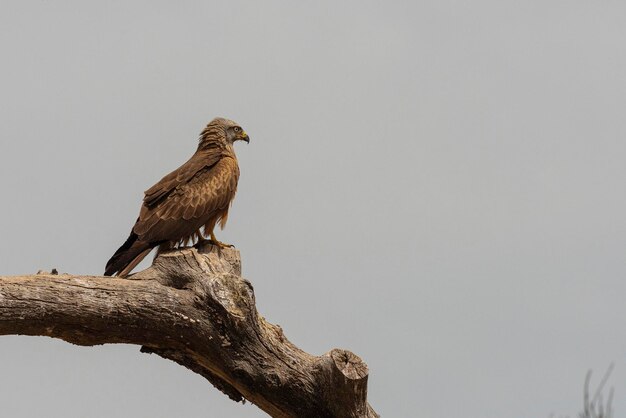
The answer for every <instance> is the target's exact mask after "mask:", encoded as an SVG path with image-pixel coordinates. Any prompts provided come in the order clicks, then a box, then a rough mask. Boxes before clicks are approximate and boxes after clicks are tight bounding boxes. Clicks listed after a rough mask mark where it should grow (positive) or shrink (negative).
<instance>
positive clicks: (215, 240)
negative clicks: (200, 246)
mask: <svg viewBox="0 0 626 418" xmlns="http://www.w3.org/2000/svg"><path fill="white" fill-rule="evenodd" d="M208 241H209V242H210V243H211V244H213V245H216V246H218V247H219V248H220V249H221V248H235V246H234V245H233V244H226V243H223V242H221V241H218V240H217V238H215V234H214V233H213V232H211V239H210V240H208Z"/></svg>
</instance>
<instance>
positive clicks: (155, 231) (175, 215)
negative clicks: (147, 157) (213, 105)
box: [104, 118, 250, 277]
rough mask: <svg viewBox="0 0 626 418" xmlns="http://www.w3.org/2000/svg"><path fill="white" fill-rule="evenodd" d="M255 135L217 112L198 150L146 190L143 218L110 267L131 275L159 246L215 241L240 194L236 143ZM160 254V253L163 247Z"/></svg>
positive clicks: (110, 270)
mask: <svg viewBox="0 0 626 418" xmlns="http://www.w3.org/2000/svg"><path fill="white" fill-rule="evenodd" d="M238 140H242V141H246V142H250V138H249V137H248V135H247V134H246V133H245V132H244V130H243V129H241V126H239V125H238V124H237V123H236V122H234V121H232V120H228V119H224V118H215V119H213V120H212V121H211V122H210V123H209V124H208V125H207V126H206V128H204V130H203V131H202V133H201V134H200V143H199V144H198V149H197V150H196V152H195V154H194V155H193V156H192V157H191V158H190V159H189V160H188V161H187V162H186V163H184V164H183V165H182V166H180V167H179V168H178V169H176V170H174V171H172V172H171V173H170V174H168V175H167V176H165V177H163V178H162V179H161V181H159V182H158V183H157V184H155V185H154V186H152V187H150V188H149V189H148V190H146V191H145V193H144V198H143V204H142V206H141V210H140V212H139V218H138V219H137V222H136V223H135V226H133V229H132V230H131V232H130V236H129V237H128V239H127V240H126V242H125V243H124V244H123V245H122V246H121V247H120V248H119V249H118V250H117V251H116V252H115V254H113V257H111V259H110V260H109V261H108V263H107V265H106V269H105V272H104V275H105V276H111V275H114V274H116V273H117V275H118V276H121V277H126V276H127V275H128V273H130V272H131V270H132V269H133V268H135V266H137V264H139V262H141V260H143V258H144V257H145V256H146V255H148V253H149V252H150V251H151V250H152V249H153V248H154V247H157V246H158V247H159V248H158V251H159V252H161V251H164V250H166V249H170V248H173V247H174V246H176V245H185V244H186V243H188V242H190V241H192V242H193V241H199V240H204V239H205V237H208V238H209V239H210V241H211V242H212V243H213V244H215V245H218V246H219V247H225V246H229V245H227V244H224V243H222V242H219V241H218V240H217V239H216V238H215V233H214V231H213V229H214V228H215V226H216V225H217V224H219V225H220V226H221V227H222V228H224V225H225V224H226V219H227V218H228V208H229V207H230V204H231V202H232V200H233V198H234V197H235V192H236V190H237V181H238V180H239V165H238V164H237V157H236V156H235V150H234V148H233V143H234V142H235V141H238ZM157 254H158V253H157Z"/></svg>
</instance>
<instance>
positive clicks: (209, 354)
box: [0, 245, 378, 418]
mask: <svg viewBox="0 0 626 418" xmlns="http://www.w3.org/2000/svg"><path fill="white" fill-rule="evenodd" d="M13 334H22V335H45V336H48V337H54V338H60V339H62V340H65V341H68V342H70V343H73V344H78V345H87V346H90V345H98V344H108V343H127V344H137V345H140V346H141V351H142V352H146V353H155V354H158V355H159V356H161V357H164V358H167V359H170V360H173V361H175V362H177V363H179V364H181V365H183V366H185V367H187V368H189V369H190V370H192V371H194V372H196V373H198V374H200V375H202V376H204V377H205V378H206V379H207V380H208V381H209V382H211V383H212V384H213V386H215V387H216V388H218V389H219V390H221V391H222V392H224V393H225V394H226V395H228V396H229V397H230V398H231V399H233V400H235V401H243V400H244V399H246V400H248V401H250V402H252V403H254V404H256V405H257V406H258V407H259V408H261V409H262V410H264V411H265V412H267V413H268V414H269V415H271V416H273V417H317V418H321V417H368V418H370V417H378V415H377V414H376V413H375V412H374V410H373V409H372V408H371V407H370V406H369V404H368V403H367V399H366V398H367V378H368V369H367V366H366V364H365V363H364V362H363V361H362V360H361V359H360V358H359V357H358V356H356V355H355V354H353V353H351V352H349V351H346V350H339V349H334V350H331V351H330V352H329V353H327V354H325V355H322V356H312V355H310V354H307V353H305V352H304V351H302V350H300V349H299V348H298V347H296V346H295V345H293V344H292V343H290V342H289V340H287V338H286V337H285V336H284V335H283V332H282V329H281V328H280V327H279V326H277V325H273V324H270V323H268V322H266V321H265V319H264V318H263V317H262V316H260V315H259V314H258V312H257V310H256V307H255V299H254V291H253V288H252V285H251V284H250V282H248V281H247V280H245V279H244V278H242V277H241V262H240V258H239V252H238V251H237V250H233V249H225V250H222V251H218V250H217V248H216V247H213V246H210V245H207V246H204V247H200V248H199V249H196V248H188V249H183V250H177V251H173V252H169V253H165V254H162V255H160V256H159V257H158V258H157V259H156V260H155V261H154V263H153V265H152V266H151V267H149V268H148V269H146V270H144V271H141V272H139V273H137V274H135V275H133V276H131V277H130V278H128V279H120V278H111V277H98V276H73V275H65V274H61V275H56V274H37V275H30V276H15V277H0V335H13Z"/></svg>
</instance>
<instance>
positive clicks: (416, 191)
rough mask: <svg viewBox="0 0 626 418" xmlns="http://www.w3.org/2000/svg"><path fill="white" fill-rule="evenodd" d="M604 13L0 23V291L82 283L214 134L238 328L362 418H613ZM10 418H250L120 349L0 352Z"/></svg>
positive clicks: (620, 367)
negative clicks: (298, 353)
mask: <svg viewBox="0 0 626 418" xmlns="http://www.w3.org/2000/svg"><path fill="white" fill-rule="evenodd" d="M625 21H626V3H624V2H623V1H612V0H606V1H597V0H587V1H545V0H542V1H537V0H530V1H524V2H520V1H495V0H493V1H487V0H477V1H472V2H469V1H466V2H461V1H442V0H433V1H421V2H408V1H407V2H391V1H388V2H371V1H342V2H335V1H333V2H330V1H317V2H293V1H263V2H256V1H248V2H237V1H229V2H219V3H218V2H207V1H202V2H200V1H197V2H193V1H188V2H162V1H108V2H82V1H54V2H53V1H29V2H25V1H7V0H4V1H2V3H0V51H1V54H2V61H1V62H2V65H0V93H1V94H0V107H1V108H0V138H1V142H0V178H2V179H3V189H2V195H3V200H2V202H3V204H1V205H0V234H1V236H2V239H1V240H0V254H1V255H0V257H1V260H0V261H1V263H0V267H1V269H0V272H1V273H2V274H23V273H34V272H36V271H37V270H38V269H41V268H47V269H49V268H52V267H57V268H59V269H60V270H61V271H64V272H70V273H75V274H101V273H102V271H103V269H104V264H105V262H106V261H107V260H108V258H109V257H110V256H111V255H112V253H113V252H114V251H115V249H116V248H117V247H118V246H119V245H120V244H121V243H122V242H123V241H124V239H125V238H126V236H127V234H128V232H129V230H130V227H131V226H132V223H133V221H134V219H135V217H136V216H137V213H138V210H139V204H140V201H141V197H142V192H143V191H144V190H145V189H147V188H148V187H149V186H151V185H152V184H153V183H154V182H156V181H157V180H159V179H160V178H161V177H162V176H163V175H164V174H166V173H168V172H169V171H171V170H173V169H175V168H176V167H178V166H179V165H180V164H181V163H182V162H184V161H185V160H186V159H187V158H188V157H189V156H190V155H191V153H192V152H193V151H194V150H195V147H196V139H197V135H198V133H199V132H200V130H201V129H202V128H203V127H204V125H205V124H206V123H207V122H208V121H209V120H210V119H212V118H213V117H214V116H218V115H219V116H226V117H229V118H232V119H234V120H236V121H238V122H239V123H241V125H242V126H243V127H244V128H245V129H246V131H248V132H249V133H250V136H251V138H252V141H251V143H250V145H245V144H238V146H237V152H238V156H239V161H240V167H241V180H240V182H239V192H238V196H237V198H236V199H235V203H234V206H233V208H232V210H231V214H230V218H229V224H228V226H227V228H226V230H225V231H224V232H222V233H221V234H218V237H219V238H220V239H222V240H224V241H226V242H232V243H234V244H236V245H237V247H238V248H239V249H240V250H241V253H242V258H243V267H244V275H245V276H246V277H247V278H248V279H250V280H251V281H252V283H253V284H254V286H255V290H256V295H257V303H258V309H259V311H260V312H261V313H262V314H263V315H264V316H265V317H266V318H267V319H268V320H269V321H271V322H274V323H278V324H280V325H281V326H282V327H283V328H284V330H285V333H286V335H287V336H288V337H289V338H290V339H291V340H292V341H293V342H294V343H295V344H297V345H299V346H300V347H302V348H303V349H305V350H306V351H308V352H310V353H313V354H322V353H325V352H326V351H328V350H330V349H331V348H333V347H342V348H348V349H350V350H353V351H354V352H356V353H357V354H359V355H360V356H362V357H363V359H364V360H365V361H366V362H367V363H368V364H369V366H370V369H371V374H370V383H369V399H370V402H371V403H372V405H373V406H374V407H375V409H376V410H377V411H378V412H379V413H381V414H382V415H383V416H385V417H417V416H419V417H422V416H423V417H447V418H448V417H461V416H462V417H481V418H496V417H497V418H502V417H547V416H549V415H550V413H553V412H554V413H555V414H556V415H559V414H562V415H566V414H569V415H570V416H574V415H575V414H576V413H577V412H578V411H579V410H580V409H581V408H580V407H581V403H582V395H581V393H582V384H583V380H584V376H585V373H586V371H587V370H588V369H589V368H593V369H594V370H595V371H596V380H597V379H598V378H599V375H600V374H601V373H602V372H603V371H604V369H605V368H606V367H607V366H608V365H609V363H610V362H611V361H615V362H616V370H615V373H614V375H613V378H612V379H611V384H613V385H614V386H615V390H616V400H615V405H614V406H615V410H616V411H617V415H618V416H623V415H624V414H626V383H625V382H626V359H625V355H626V332H625V331H624V328H625V327H624V324H625V319H624V318H625V317H626V304H625V303H624V293H625V291H626V281H625V280H624V279H625V277H624V276H625V273H626V217H625V216H624V214H625V213H626V195H625V193H624V184H625V180H626V165H625V161H626V141H625V138H626V118H625V117H624V109H625V108H626V44H625V42H624V39H626V26H625V25H624V22H625ZM0 405H1V408H2V409H3V411H2V412H3V413H2V415H3V416H4V415H6V416H12V417H31V416H44V415H45V416H54V417H83V416H91V417H110V416H129V417H130V416H155V417H171V416H175V415H176V416H185V417H207V416H214V417H261V416H264V414H263V413H261V412H260V411H259V410H257V409H256V407H254V406H250V405H249V404H248V405H245V406H242V405H238V404H235V403H233V402H231V401H230V400H228V399H227V398H226V397H225V396H224V395H222V394H221V393H218V392H217V391H216V390H214V389H213V388H212V387H211V386H209V385H208V383H206V382H205V381H204V380H203V379H202V378H201V377H199V376H197V375H194V374H193V373H191V372H189V371H187V370H185V369H183V368H181V367H179V366H177V365H175V364H174V363H171V362H168V361H165V360H163V359H161V358H158V357H156V356H148V355H145V354H140V353H139V352H138V347H134V346H119V345H118V346H114V345H109V346H103V347H98V348H79V347H75V346H71V345H69V344H66V343H63V342H61V341H56V340H50V339H45V338H27V337H2V338H0Z"/></svg>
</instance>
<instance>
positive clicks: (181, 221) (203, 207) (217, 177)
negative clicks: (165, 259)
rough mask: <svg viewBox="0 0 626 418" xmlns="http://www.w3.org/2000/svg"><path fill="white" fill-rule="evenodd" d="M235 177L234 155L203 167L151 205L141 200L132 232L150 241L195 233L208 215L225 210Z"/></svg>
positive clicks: (236, 173) (205, 221)
mask: <svg viewBox="0 0 626 418" xmlns="http://www.w3.org/2000/svg"><path fill="white" fill-rule="evenodd" d="M238 178H239V167H238V166H237V161H236V160H235V159H233V158H229V157H225V158H222V159H220V160H218V161H217V162H216V163H215V164H213V165H212V166H211V167H206V166H205V167H202V168H201V169H199V170H198V171H196V173H195V175H193V176H191V177H190V178H189V179H187V181H186V182H185V183H178V184H177V186H176V187H175V188H174V189H173V190H171V191H170V192H168V193H167V194H165V195H163V196H162V197H161V198H160V200H158V201H157V202H156V203H154V204H153V205H152V206H150V205H148V204H146V202H145V201H144V205H143V207H142V210H141V213H140V216H139V220H138V221H137V223H136V224H135V227H134V228H133V232H135V233H136V234H137V235H139V236H140V239H141V240H144V241H151V242H156V241H162V240H168V241H178V240H180V239H182V238H184V237H187V236H190V235H192V234H194V233H195V232H196V231H198V229H200V228H201V227H202V226H203V225H205V224H206V223H207V222H208V221H209V219H211V218H212V217H215V216H217V215H218V214H220V213H222V212H223V211H224V210H226V211H227V210H228V206H229V205H230V202H231V201H232V199H233V198H234V197H235V192H236V190H237V180H238ZM146 193H147V192H146ZM146 196H148V195H147V194H146Z"/></svg>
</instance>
